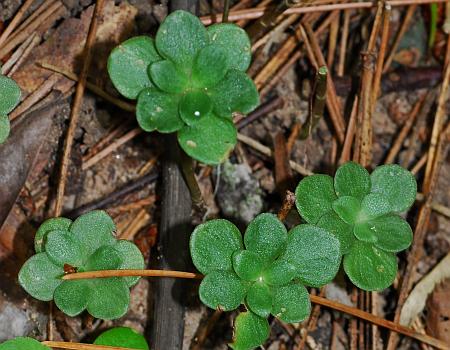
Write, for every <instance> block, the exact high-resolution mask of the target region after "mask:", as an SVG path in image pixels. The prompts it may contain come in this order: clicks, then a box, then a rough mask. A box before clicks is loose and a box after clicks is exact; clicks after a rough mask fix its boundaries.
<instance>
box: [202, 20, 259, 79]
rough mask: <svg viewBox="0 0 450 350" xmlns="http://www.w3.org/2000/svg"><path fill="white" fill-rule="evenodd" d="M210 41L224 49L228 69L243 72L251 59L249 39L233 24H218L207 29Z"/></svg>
mask: <svg viewBox="0 0 450 350" xmlns="http://www.w3.org/2000/svg"><path fill="white" fill-rule="evenodd" d="M208 34H209V39H210V41H211V42H212V43H213V44H214V45H215V46H217V45H218V46H220V47H222V48H223V49H225V52H226V55H227V62H228V64H229V68H234V69H237V70H240V71H243V72H245V71H246V70H247V68H248V67H249V66H250V62H251V59H252V53H251V44H250V39H249V37H248V35H247V33H246V32H245V30H243V29H242V28H240V27H238V26H237V25H235V24H230V23H219V24H213V25H212V26H209V27H208Z"/></svg>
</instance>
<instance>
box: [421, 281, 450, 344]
mask: <svg viewBox="0 0 450 350" xmlns="http://www.w3.org/2000/svg"><path fill="white" fill-rule="evenodd" d="M426 324H427V333H428V334H430V335H431V336H433V337H436V338H438V339H441V340H443V341H445V342H447V344H450V279H446V280H445V281H444V282H442V283H440V284H439V285H437V286H436V288H435V289H434V291H433V293H432V294H431V295H430V297H429V298H428V300H427V319H426Z"/></svg>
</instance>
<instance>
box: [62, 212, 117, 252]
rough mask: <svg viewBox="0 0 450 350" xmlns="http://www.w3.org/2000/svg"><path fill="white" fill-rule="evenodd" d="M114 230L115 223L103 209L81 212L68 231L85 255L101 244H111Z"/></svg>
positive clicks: (113, 240)
mask: <svg viewBox="0 0 450 350" xmlns="http://www.w3.org/2000/svg"><path fill="white" fill-rule="evenodd" d="M115 230H116V225H114V222H113V220H112V219H111V217H110V216H109V215H108V214H107V213H106V212H105V211H103V210H93V211H90V212H88V213H86V214H83V215H81V216H80V217H78V218H77V219H76V220H75V221H74V222H73V223H72V225H71V226H70V231H71V232H72V234H73V235H74V236H75V237H76V238H78V240H79V241H80V243H81V246H82V249H83V250H84V251H85V253H86V255H91V254H92V253H93V252H95V251H96V250H97V249H98V248H99V247H101V246H103V245H109V244H113V243H114V242H115V239H114V236H113V233H114V232H115Z"/></svg>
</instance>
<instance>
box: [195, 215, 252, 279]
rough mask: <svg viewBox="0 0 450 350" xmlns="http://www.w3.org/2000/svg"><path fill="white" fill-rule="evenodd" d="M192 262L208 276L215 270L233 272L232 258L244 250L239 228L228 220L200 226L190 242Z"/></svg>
mask: <svg viewBox="0 0 450 350" xmlns="http://www.w3.org/2000/svg"><path fill="white" fill-rule="evenodd" d="M189 247H190V250H191V257H192V262H193V263H194V265H195V267H196V268H197V270H199V271H200V272H201V273H203V274H207V273H209V272H211V271H214V270H228V271H232V269H233V265H232V260H231V257H232V255H233V253H234V252H235V251H238V250H242V249H243V248H244V246H243V244H242V236H241V233H240V232H239V230H238V228H237V227H236V226H235V225H233V224H232V223H231V222H229V221H228V220H224V219H217V220H210V221H207V222H205V223H203V224H201V225H198V226H197V227H196V228H195V230H194V232H192V235H191V239H190V242H189Z"/></svg>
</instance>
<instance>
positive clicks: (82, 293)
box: [54, 280, 90, 317]
mask: <svg viewBox="0 0 450 350" xmlns="http://www.w3.org/2000/svg"><path fill="white" fill-rule="evenodd" d="M89 295H90V291H89V282H88V281H87V280H72V281H64V282H63V283H61V284H60V285H59V286H58V288H56V289H55V295H54V301H55V304H56V306H57V307H58V309H60V310H61V311H62V312H64V313H65V314H66V315H68V316H70V317H74V316H77V315H79V314H80V313H82V312H83V311H84V310H85V309H86V307H87V303H88V299H89Z"/></svg>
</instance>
